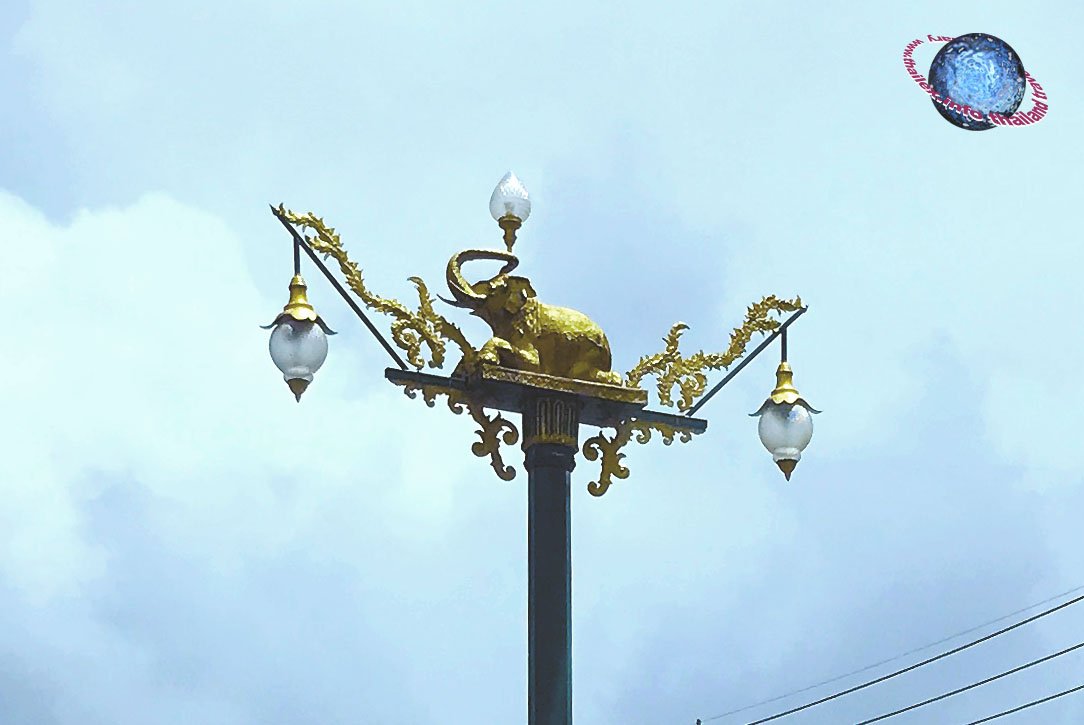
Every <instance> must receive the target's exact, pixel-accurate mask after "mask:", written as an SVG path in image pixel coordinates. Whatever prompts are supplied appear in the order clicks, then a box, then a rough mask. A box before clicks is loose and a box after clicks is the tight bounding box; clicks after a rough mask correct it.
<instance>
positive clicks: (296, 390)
mask: <svg viewBox="0 0 1084 725" xmlns="http://www.w3.org/2000/svg"><path fill="white" fill-rule="evenodd" d="M286 384H287V385H289V386H290V392H292V393H293V394H294V399H295V400H297V402H299V403H300V402H301V394H302V393H304V392H305V388H307V387H309V381H308V380H305V379H304V378H291V379H290V380H287V381H286Z"/></svg>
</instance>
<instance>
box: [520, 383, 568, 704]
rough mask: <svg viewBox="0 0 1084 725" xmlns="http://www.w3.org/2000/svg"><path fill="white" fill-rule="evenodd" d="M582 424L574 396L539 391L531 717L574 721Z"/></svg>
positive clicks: (533, 463) (530, 444) (528, 439)
mask: <svg viewBox="0 0 1084 725" xmlns="http://www.w3.org/2000/svg"><path fill="white" fill-rule="evenodd" d="M578 431H579V404H578V402H577V401H575V400H570V399H564V398H559V397H540V398H535V399H532V400H530V401H528V403H527V405H526V406H525V409H524V411H523V449H524V451H525V452H526V454H527V460H526V467H527V630H528V633H527V653H528V665H527V669H528V675H527V688H528V690H527V711H528V717H527V721H528V723H529V725H571V723H572V521H571V516H570V513H571V512H570V508H569V503H570V501H569V485H570V480H571V474H572V469H573V468H574V467H575V465H576V464H575V455H576V449H577V433H578Z"/></svg>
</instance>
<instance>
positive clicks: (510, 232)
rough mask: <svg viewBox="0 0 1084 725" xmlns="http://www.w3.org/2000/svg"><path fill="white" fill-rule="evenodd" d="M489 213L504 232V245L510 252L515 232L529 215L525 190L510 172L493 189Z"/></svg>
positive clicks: (514, 241)
mask: <svg viewBox="0 0 1084 725" xmlns="http://www.w3.org/2000/svg"><path fill="white" fill-rule="evenodd" d="M489 213H490V214H492V215H493V218H494V219H495V220H496V221H497V223H498V224H500V226H501V229H503V230H504V244H505V246H507V247H508V251H509V252H511V251H512V245H513V244H515V243H516V230H517V229H519V227H520V225H521V224H523V222H525V221H527V217H529V216H530V215H531V200H530V198H529V197H528V196H527V188H526V187H525V186H523V182H521V181H520V180H519V179H518V178H516V175H515V174H513V173H512V172H511V171H509V172H508V173H507V174H505V175H504V176H503V177H501V180H500V181H499V182H497V186H496V188H494V189H493V196H491V197H489Z"/></svg>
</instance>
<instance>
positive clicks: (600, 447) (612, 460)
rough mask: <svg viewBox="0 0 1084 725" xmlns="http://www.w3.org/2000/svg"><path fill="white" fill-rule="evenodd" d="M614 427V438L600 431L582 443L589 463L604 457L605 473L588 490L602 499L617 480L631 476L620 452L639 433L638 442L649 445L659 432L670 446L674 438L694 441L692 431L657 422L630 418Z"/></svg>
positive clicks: (603, 466)
mask: <svg viewBox="0 0 1084 725" xmlns="http://www.w3.org/2000/svg"><path fill="white" fill-rule="evenodd" d="M612 427H613V428H614V435H613V437H612V438H607V437H606V436H605V435H603V434H602V432H601V431H600V432H599V434H598V435H596V436H592V437H591V438H588V439H587V440H585V441H584V442H583V455H584V458H586V459H587V460H589V461H594V460H598V458H599V456H600V455H601V456H602V473H601V474H600V475H599V479H598V480H597V481H592V482H591V483H589V484H587V491H588V492H589V493H590V494H591V495H592V496H601V495H603V494H604V493H606V491H607V490H608V489H609V488H610V484H612V483H613V479H614V478H619V479H621V480H624V479H626V478H628V477H629V469H628V468H627V467H625V466H623V465H622V464H621V459H622V458H624V457H625V454H624V453H621V452H620V451H621V449H622V448H624V447H625V445H627V444H628V442H629V441H630V440H631V439H632V434H633V433H634V432H635V433H636V442H637V443H641V444H644V443H647V442H648V441H650V440H651V431H652V430H656V431H658V432H659V433H660V434H661V435H662V442H663V444H664V445H671V444H672V443H673V442H674V440H675V438H676V439H679V440H681V442H682V443H688V442H689V441H691V440H692V438H693V431H692V430H690V429H689V428H684V427H679V426H676V425H670V424H667V423H662V422H658V421H651V420H639V419H636V418H627V419H625V420H622V421H621V422H620V423H618V424H617V425H616V426H612Z"/></svg>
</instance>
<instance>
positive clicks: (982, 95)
mask: <svg viewBox="0 0 1084 725" xmlns="http://www.w3.org/2000/svg"><path fill="white" fill-rule="evenodd" d="M929 79H930V80H929V82H930V85H931V86H932V87H933V89H934V90H935V91H937V92H938V93H939V94H941V96H942V98H951V99H952V102H953V103H955V104H958V105H960V106H961V107H962V106H965V105H966V106H969V107H970V108H972V109H974V110H976V111H978V112H979V113H980V114H982V115H983V117H984V120H981V121H977V120H975V118H974V117H973V116H970V115H968V114H967V113H965V112H961V111H957V110H955V109H954V108H952V107H949V106H945V105H944V104H942V103H938V101H937V100H936V99H934V100H933V106H934V108H936V109H937V112H938V113H940V114H941V115H942V116H944V117H945V120H947V121H948V122H949V123H951V124H953V125H954V126H959V127H960V128H964V129H967V130H968V131H985V130H986V129H988V128H993V127H994V124H993V123H990V122H989V121H988V120H985V117H988V115H989V114H990V113H997V114H1000V115H1002V116H1009V115H1011V114H1012V113H1013V112H1015V111H1016V109H1018V108H1019V107H1020V102H1021V101H1023V100H1024V93H1025V91H1026V90H1027V87H1026V86H1027V82H1026V80H1025V79H1024V64H1023V63H1022V62H1021V61H1020V56H1019V55H1017V53H1016V51H1015V50H1013V49H1012V47H1011V46H1009V44H1008V43H1006V42H1005V41H1004V40H1001V39H1000V38H995V37H994V36H992V35H990V34H988V33H968V34H967V35H961V36H959V37H957V38H954V39H953V40H951V41H949V42H948V43H946V44H945V46H944V47H943V48H941V50H940V51H938V53H937V55H936V56H935V57H934V59H933V63H932V64H931V65H930V74H929Z"/></svg>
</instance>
